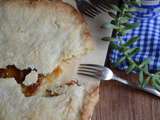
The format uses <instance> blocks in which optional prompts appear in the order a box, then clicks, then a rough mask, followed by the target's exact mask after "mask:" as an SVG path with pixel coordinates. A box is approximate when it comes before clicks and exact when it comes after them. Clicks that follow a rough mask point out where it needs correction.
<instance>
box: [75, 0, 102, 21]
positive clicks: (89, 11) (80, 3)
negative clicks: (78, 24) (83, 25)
mask: <svg viewBox="0 0 160 120" xmlns="http://www.w3.org/2000/svg"><path fill="white" fill-rule="evenodd" d="M75 1H76V5H77V8H78V10H79V11H80V12H81V13H83V14H85V15H86V16H88V17H90V18H94V17H95V16H96V15H99V14H100V13H101V11H100V10H98V9H97V8H96V7H95V6H93V5H92V4H91V3H90V2H89V1H87V0H75Z"/></svg>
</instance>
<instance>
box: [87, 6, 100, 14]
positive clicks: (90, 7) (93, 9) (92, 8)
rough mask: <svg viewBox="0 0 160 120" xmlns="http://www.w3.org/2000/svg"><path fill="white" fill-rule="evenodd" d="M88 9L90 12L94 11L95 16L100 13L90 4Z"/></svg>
mask: <svg viewBox="0 0 160 120" xmlns="http://www.w3.org/2000/svg"><path fill="white" fill-rule="evenodd" d="M89 9H90V10H91V11H95V12H96V13H97V14H98V13H101V11H100V10H98V9H97V8H96V7H94V6H93V5H91V4H89Z"/></svg>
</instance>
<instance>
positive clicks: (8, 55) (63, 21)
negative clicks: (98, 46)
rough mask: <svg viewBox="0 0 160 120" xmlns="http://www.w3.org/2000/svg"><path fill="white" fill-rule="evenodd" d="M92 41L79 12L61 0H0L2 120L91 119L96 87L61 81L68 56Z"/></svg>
mask: <svg viewBox="0 0 160 120" xmlns="http://www.w3.org/2000/svg"><path fill="white" fill-rule="evenodd" d="M92 49H93V41H92V39H91V36H90V33H89V31H88V28H87V25H86V24H85V22H84V20H83V18H82V17H81V16H80V14H79V13H78V12H77V11H76V10H75V9H74V8H73V7H72V6H70V5H68V4H66V3H63V2H62V1H60V0H53V1H50V0H1V1H0V56H1V59H0V120H89V119H90V118H91V115H92V113H93V108H94V106H95V104H96V103H97V101H98V87H96V88H93V90H91V91H87V90H86V88H85V86H83V85H79V83H78V82H77V81H76V80H69V81H68V82H62V81H58V79H59V77H60V76H61V75H62V69H61V68H60V67H59V65H61V63H62V62H63V61H65V60H68V59H71V58H73V57H74V56H80V55H82V54H86V53H87V52H88V51H90V50H92ZM57 81H58V82H57Z"/></svg>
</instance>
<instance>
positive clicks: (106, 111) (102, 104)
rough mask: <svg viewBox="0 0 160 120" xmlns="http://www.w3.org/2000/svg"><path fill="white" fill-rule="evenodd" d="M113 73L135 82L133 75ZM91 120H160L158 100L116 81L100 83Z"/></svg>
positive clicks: (135, 78)
mask: <svg viewBox="0 0 160 120" xmlns="http://www.w3.org/2000/svg"><path fill="white" fill-rule="evenodd" d="M114 72H115V73H116V74H117V75H119V76H120V77H123V78H125V79H127V80H132V81H137V76H135V75H126V74H125V73H124V72H122V71H119V70H114ZM92 120H160V98H158V97H155V96H153V95H150V94H147V93H144V92H141V91H138V90H134V89H132V88H130V87H127V86H124V85H122V84H119V83H117V82H116V81H102V82H101V85H100V101H99V103H98V104H97V106H96V109H95V112H94V114H93V118H92Z"/></svg>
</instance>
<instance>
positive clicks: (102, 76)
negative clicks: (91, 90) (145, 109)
mask: <svg viewBox="0 0 160 120" xmlns="http://www.w3.org/2000/svg"><path fill="white" fill-rule="evenodd" d="M78 74H79V75H84V76H88V77H93V78H96V79H98V80H111V79H112V80H115V81H117V82H119V83H122V84H124V85H127V86H130V87H132V88H135V89H138V90H142V91H145V92H147V93H150V94H153V95H155V96H158V97H160V92H159V91H158V90H156V89H154V88H153V87H151V86H149V85H146V86H145V87H143V88H142V87H140V86H139V85H138V84H136V83H133V82H131V81H127V80H124V79H122V78H120V77H118V76H116V75H115V74H114V73H113V72H112V70H111V69H109V68H107V67H104V66H102V65H96V64H80V66H79V69H78Z"/></svg>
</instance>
